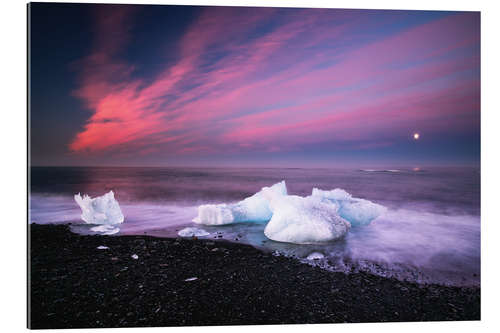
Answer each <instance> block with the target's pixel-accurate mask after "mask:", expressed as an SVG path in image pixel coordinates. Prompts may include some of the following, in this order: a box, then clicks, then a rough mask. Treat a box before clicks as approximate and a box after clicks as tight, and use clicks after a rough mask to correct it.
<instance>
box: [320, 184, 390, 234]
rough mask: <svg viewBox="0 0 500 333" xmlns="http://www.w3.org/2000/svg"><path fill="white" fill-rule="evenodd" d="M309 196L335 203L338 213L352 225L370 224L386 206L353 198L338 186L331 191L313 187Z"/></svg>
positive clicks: (385, 209)
mask: <svg viewBox="0 0 500 333" xmlns="http://www.w3.org/2000/svg"><path fill="white" fill-rule="evenodd" d="M311 197H313V198H318V199H320V200H322V201H324V202H331V203H334V204H336V205H337V206H338V214H339V215H340V216H341V217H343V218H344V219H346V220H347V221H349V222H350V223H351V225H352V226H361V225H367V224H370V222H371V221H373V220H374V219H376V218H377V217H379V216H380V215H382V214H384V213H385V212H386V211H387V208H386V207H384V206H382V205H379V204H376V203H373V202H371V201H369V200H365V199H359V198H354V197H352V196H351V195H350V194H349V193H347V192H346V191H344V190H342V189H339V188H337V189H334V190H331V191H324V190H320V189H317V188H313V190H312V195H311Z"/></svg>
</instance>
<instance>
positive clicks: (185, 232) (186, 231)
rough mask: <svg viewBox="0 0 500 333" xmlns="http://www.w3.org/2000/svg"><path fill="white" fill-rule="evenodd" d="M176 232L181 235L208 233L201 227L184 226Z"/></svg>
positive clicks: (203, 234) (189, 235)
mask: <svg viewBox="0 0 500 333" xmlns="http://www.w3.org/2000/svg"><path fill="white" fill-rule="evenodd" d="M177 234H178V235H179V236H181V237H194V236H196V237H203V236H208V235H210V233H209V232H207V231H205V230H203V229H199V228H192V227H188V228H184V229H182V230H181V231H179V232H178V233H177Z"/></svg>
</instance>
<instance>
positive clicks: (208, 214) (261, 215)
mask: <svg viewBox="0 0 500 333" xmlns="http://www.w3.org/2000/svg"><path fill="white" fill-rule="evenodd" d="M286 195H287V190H286V184H285V181H282V182H279V183H276V184H274V185H273V186H271V187H263V188H262V189H261V190H260V191H259V192H257V193H255V194H254V195H252V196H251V197H248V198H246V199H244V200H242V201H240V202H238V203H235V204H217V205H201V206H199V207H198V216H197V217H196V218H195V219H194V220H193V222H195V223H199V224H205V225H222V224H231V223H238V222H267V221H269V220H270V219H271V217H272V215H273V213H272V211H271V209H270V207H269V200H270V199H271V198H275V197H281V196H286Z"/></svg>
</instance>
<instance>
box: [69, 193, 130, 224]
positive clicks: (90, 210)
mask: <svg viewBox="0 0 500 333" xmlns="http://www.w3.org/2000/svg"><path fill="white" fill-rule="evenodd" d="M75 201H76V203H77V204H78V205H79V206H80V208H81V209H82V215H81V217H82V220H84V221H85V222H86V223H88V224H105V225H113V224H120V223H123V220H124V217H123V214H122V211H121V209H120V205H119V204H118V201H116V199H115V194H114V193H113V191H109V192H108V193H106V194H104V195H103V196H100V197H96V198H91V197H89V196H88V195H86V194H85V195H84V196H83V197H82V196H81V195H80V193H78V194H75ZM94 231H104V230H94ZM106 231H107V232H111V231H112V230H106ZM113 231H114V230H113ZM116 232H118V231H116Z"/></svg>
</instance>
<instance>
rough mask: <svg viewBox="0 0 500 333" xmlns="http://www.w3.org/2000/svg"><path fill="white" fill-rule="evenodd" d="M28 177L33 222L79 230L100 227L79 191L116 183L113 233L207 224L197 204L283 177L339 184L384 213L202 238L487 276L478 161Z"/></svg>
mask: <svg viewBox="0 0 500 333" xmlns="http://www.w3.org/2000/svg"><path fill="white" fill-rule="evenodd" d="M30 179H31V186H30V201H29V203H30V210H29V212H30V214H29V221H30V223H42V224H46V223H71V228H72V230H73V231H75V232H78V233H83V234H92V233H98V231H96V230H97V229H96V228H95V227H96V226H92V225H88V224H85V223H84V222H83V221H82V220H81V210H80V207H79V206H78V204H77V203H76V202H75V201H74V199H73V197H74V195H75V194H77V193H82V194H88V195H90V196H91V197H96V196H101V195H103V194H105V193H108V192H109V191H111V190H112V191H113V192H114V194H115V198H116V199H117V200H118V202H119V204H120V207H121V210H122V212H123V215H124V216H125V220H124V222H123V223H122V224H120V225H119V232H118V233H116V234H115V235H131V234H132V235H134V234H135V235H143V234H147V235H153V236H160V237H178V233H179V232H181V231H182V230H183V229H185V228H189V227H200V226H199V225H197V224H196V223H194V222H192V220H193V218H195V217H196V216H197V214H198V211H197V207H198V206H200V205H205V204H220V203H226V204H231V203H236V202H239V201H241V200H243V199H245V198H247V197H249V196H251V195H253V194H255V193H256V192H258V191H259V190H260V189H261V188H262V187H264V186H270V185H273V184H275V183H277V182H280V181H282V180H285V181H286V185H287V189H288V194H291V195H300V196H308V195H310V194H311V190H312V188H319V189H323V190H330V189H334V188H341V189H343V190H345V191H347V192H349V193H350V194H352V195H353V196H354V197H357V198H362V199H367V200H370V201H372V202H374V203H377V204H380V205H383V206H385V207H387V211H386V212H385V214H383V215H382V216H380V217H379V218H377V219H375V220H374V221H372V222H371V223H370V224H369V225H364V226H358V227H353V228H351V229H350V230H349V232H348V233H347V234H346V235H345V236H344V237H343V238H341V239H339V240H336V241H333V242H328V243H324V244H302V245H298V244H291V243H283V242H275V241H272V240H270V239H268V238H267V237H266V236H265V235H264V228H265V226H266V222H265V221H264V222H263V221H260V222H255V223H252V222H250V223H248V222H246V223H238V224H229V225H220V226H202V227H203V230H205V231H206V232H207V233H209V234H208V235H206V236H202V237H201V238H208V239H218V240H219V239H224V240H228V241H231V242H238V243H246V244H250V245H253V246H255V247H258V248H261V249H263V250H267V251H272V252H273V253H275V254H276V255H285V256H291V257H295V258H297V260H301V261H304V262H307V263H309V264H311V265H318V266H321V267H323V268H325V269H329V270H333V271H343V272H356V271H369V272H371V273H374V274H378V275H382V276H393V277H396V278H399V279H405V280H411V281H417V282H421V283H440V284H450V285H479V282H480V173H479V169H478V168H458V167H457V168H453V167H446V168H445V167H429V168H421V169H413V168H394V167H388V168H380V169H356V168H344V169H336V168H332V169H327V168H325V169H300V168H289V169H287V168H129V167H117V168H108V167H78V168H74V167H64V168H62V167H61V168H59V167H33V168H31V172H30ZM181 234H182V233H181ZM311 254H315V255H314V256H311ZM317 254H321V255H323V256H324V257H321V255H317ZM308 257H309V259H308Z"/></svg>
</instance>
